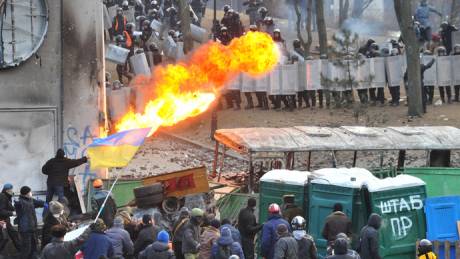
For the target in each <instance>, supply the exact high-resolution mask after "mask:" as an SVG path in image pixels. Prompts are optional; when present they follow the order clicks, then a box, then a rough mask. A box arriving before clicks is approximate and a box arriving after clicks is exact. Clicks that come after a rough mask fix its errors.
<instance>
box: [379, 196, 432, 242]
mask: <svg viewBox="0 0 460 259" xmlns="http://www.w3.org/2000/svg"><path fill="white" fill-rule="evenodd" d="M378 207H379V208H380V212H381V214H382V215H385V214H394V215H395V216H394V217H391V218H390V219H389V224H390V225H391V230H392V233H393V236H394V237H395V238H396V239H401V238H404V237H406V236H407V235H408V233H409V232H410V229H411V228H412V227H413V225H414V224H413V222H412V219H411V218H409V217H407V216H402V215H401V216H400V215H398V214H399V213H404V212H408V211H413V210H421V209H422V208H423V201H422V198H421V197H420V195H411V196H409V197H404V198H398V199H391V200H387V201H381V202H380V205H379V206H378Z"/></svg>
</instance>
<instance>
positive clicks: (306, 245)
mask: <svg viewBox="0 0 460 259" xmlns="http://www.w3.org/2000/svg"><path fill="white" fill-rule="evenodd" d="M296 241H297V247H298V252H297V258H298V259H316V258H317V249H316V245H315V241H314V240H313V237H311V236H309V235H306V236H305V237H303V238H302V239H300V240H299V239H296Z"/></svg>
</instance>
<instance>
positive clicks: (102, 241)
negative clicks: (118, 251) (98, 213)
mask: <svg viewBox="0 0 460 259" xmlns="http://www.w3.org/2000/svg"><path fill="white" fill-rule="evenodd" d="M90 228H91V234H90V235H89V238H88V239H87V240H86V242H85V244H83V247H82V249H81V251H82V252H83V254H84V255H85V258H87V259H99V258H111V257H112V256H113V245H112V242H111V241H110V238H109V237H108V236H107V235H106V234H105V232H104V231H105V230H106V229H107V227H106V225H105V224H104V221H103V220H102V219H98V220H97V221H96V222H95V223H93V224H91V226H90ZM104 256H105V257H104ZM56 259H57V258H56Z"/></svg>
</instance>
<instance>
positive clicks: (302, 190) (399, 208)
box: [260, 168, 426, 259]
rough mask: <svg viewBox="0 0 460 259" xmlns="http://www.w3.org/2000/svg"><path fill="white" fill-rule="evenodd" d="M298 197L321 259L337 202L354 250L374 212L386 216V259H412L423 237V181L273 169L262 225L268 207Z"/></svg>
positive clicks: (382, 233) (264, 193)
mask: <svg viewBox="0 0 460 259" xmlns="http://www.w3.org/2000/svg"><path fill="white" fill-rule="evenodd" d="M286 194H294V195H295V202H296V204H297V205H298V206H299V207H301V208H302V209H303V210H304V216H305V218H306V219H307V222H308V232H309V233H310V234H311V235H312V236H313V237H314V239H315V242H316V246H317V248H318V254H319V256H320V258H323V257H325V255H326V249H327V241H326V240H325V239H324V238H323V237H322V229H323V227H324V224H325V219H326V217H327V216H328V215H329V214H331V213H332V210H333V206H334V204H336V203H340V204H342V206H343V208H344V213H345V214H346V215H347V216H348V217H349V218H350V219H351V221H352V232H353V235H352V236H351V239H352V246H353V248H356V246H357V245H358V241H359V234H360V231H361V228H362V227H363V226H364V225H366V224H367V219H368V217H369V215H370V214H371V213H377V214H379V215H381V216H382V227H381V229H380V230H379V238H380V255H381V256H382V258H391V259H403V258H413V257H414V253H415V242H416V240H417V239H422V238H424V237H425V234H426V233H425V229H426V227H425V226H426V225H425V215H424V210H423V207H424V203H423V202H424V200H425V198H426V189H425V183H424V182H423V181H422V180H420V179H418V178H416V177H412V176H408V175H399V176H397V177H395V178H385V179H378V178H376V177H374V176H373V175H372V173H370V172H369V171H367V170H366V169H361V168H350V169H347V168H339V169H335V168H332V169H321V170H317V171H314V172H311V173H310V172H299V171H287V170H274V171H270V172H268V173H267V174H265V175H264V176H263V177H262V178H261V180H260V206H261V207H260V208H261V209H260V222H264V221H265V220H266V219H267V213H268V212H267V209H266V208H268V205H269V204H271V203H274V202H276V203H279V204H281V203H282V196H283V195H286Z"/></svg>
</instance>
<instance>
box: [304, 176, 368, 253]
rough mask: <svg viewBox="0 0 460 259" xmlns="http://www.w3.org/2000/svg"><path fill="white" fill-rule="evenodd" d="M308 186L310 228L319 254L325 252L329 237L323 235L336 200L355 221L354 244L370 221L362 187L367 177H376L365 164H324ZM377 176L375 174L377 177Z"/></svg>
mask: <svg viewBox="0 0 460 259" xmlns="http://www.w3.org/2000/svg"><path fill="white" fill-rule="evenodd" d="M311 178H312V179H313V180H312V181H311V182H310V184H309V187H308V192H309V194H308V199H309V208H308V211H309V219H308V230H309V233H310V234H311V235H312V236H313V238H314V239H315V242H316V247H317V248H318V255H319V257H320V258H324V257H325V256H326V249H327V240H326V239H324V238H323V236H322V230H323V227H324V225H325V221H326V217H327V216H329V214H331V213H332V210H333V207H334V204H336V203H340V204H342V206H343V210H344V211H343V212H344V213H345V214H346V215H347V216H348V218H350V219H351V221H352V232H353V235H352V236H351V239H352V241H353V243H354V244H355V243H356V242H357V240H358V237H359V231H360V229H361V228H362V227H363V226H364V225H365V223H366V222H367V221H366V219H367V212H366V209H365V203H364V199H363V196H362V195H361V187H362V185H363V184H364V182H366V181H367V179H369V178H371V179H374V178H375V177H374V176H373V175H372V173H370V172H369V171H367V170H365V169H362V168H325V169H321V170H317V171H314V172H313V173H312V176H311ZM375 179H376V178H375Z"/></svg>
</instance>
